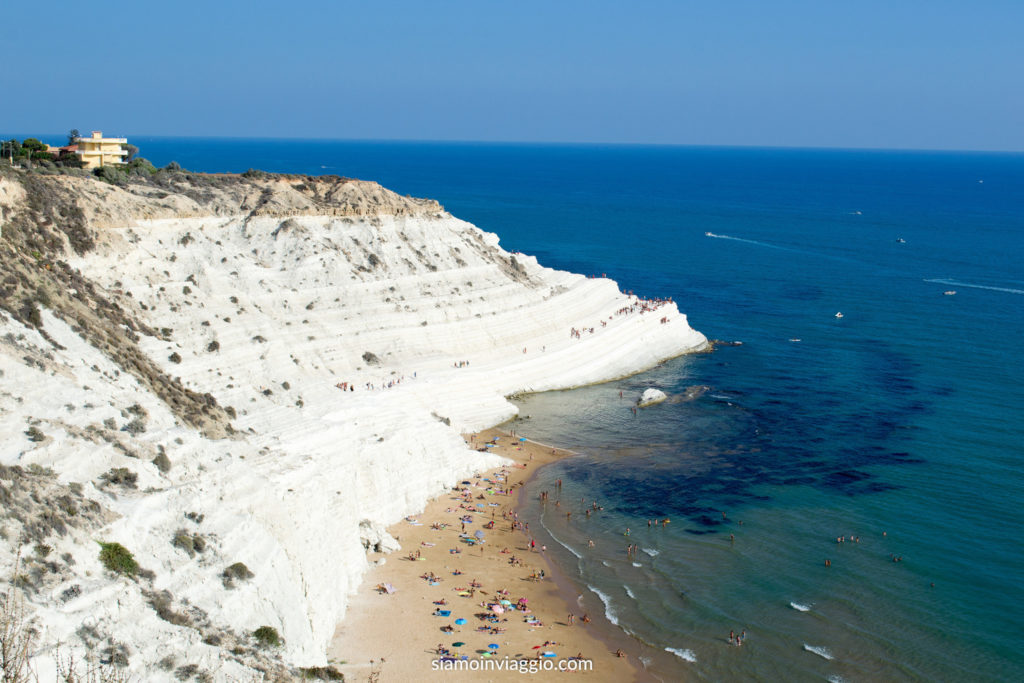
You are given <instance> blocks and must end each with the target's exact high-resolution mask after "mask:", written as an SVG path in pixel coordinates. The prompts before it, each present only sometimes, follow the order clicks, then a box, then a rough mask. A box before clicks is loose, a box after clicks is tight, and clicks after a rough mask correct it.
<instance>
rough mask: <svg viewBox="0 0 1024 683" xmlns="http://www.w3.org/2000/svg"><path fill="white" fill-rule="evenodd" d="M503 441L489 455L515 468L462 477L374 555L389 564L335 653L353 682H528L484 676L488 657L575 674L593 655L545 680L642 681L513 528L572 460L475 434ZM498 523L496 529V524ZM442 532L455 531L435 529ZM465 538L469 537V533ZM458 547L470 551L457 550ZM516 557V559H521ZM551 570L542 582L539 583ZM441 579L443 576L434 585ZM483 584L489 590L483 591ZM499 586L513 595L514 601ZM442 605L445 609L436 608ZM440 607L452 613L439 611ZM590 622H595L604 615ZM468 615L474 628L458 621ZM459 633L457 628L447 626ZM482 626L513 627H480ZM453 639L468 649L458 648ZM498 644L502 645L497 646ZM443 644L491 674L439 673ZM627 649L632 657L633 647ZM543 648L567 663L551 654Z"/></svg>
mask: <svg viewBox="0 0 1024 683" xmlns="http://www.w3.org/2000/svg"><path fill="white" fill-rule="evenodd" d="M495 437H498V439H497V441H496V442H495V447H494V448H492V449H490V450H492V451H494V452H497V453H498V454H500V455H503V456H505V457H507V458H510V459H511V460H514V461H515V464H510V465H509V466H507V467H503V468H500V469H498V470H492V471H487V472H481V473H480V474H481V476H479V477H472V478H469V479H466V480H464V481H469V482H471V483H470V485H469V486H466V485H462V484H460V482H452V486H453V487H454V486H455V485H457V484H458V485H459V488H457V489H455V488H453V490H452V491H450V492H449V493H446V494H444V495H442V496H440V497H438V498H436V499H435V500H432V501H430V502H429V503H428V504H427V507H426V509H425V510H424V511H423V513H422V514H420V515H415V516H413V517H410V518H408V519H407V520H405V521H402V522H400V523H398V524H396V525H394V526H393V527H391V528H390V529H389V530H388V531H389V532H390V533H391V535H392V536H394V537H395V538H396V539H398V541H399V542H400V543H401V546H402V549H401V550H400V551H396V552H394V553H391V554H386V555H381V554H376V553H371V554H370V556H369V557H370V560H371V561H376V560H381V559H384V563H383V564H379V565H377V566H375V567H374V568H373V569H371V570H370V572H369V573H368V574H367V576H366V578H365V580H364V582H363V585H362V587H361V588H360V590H359V592H358V593H357V594H356V595H355V596H353V597H352V599H351V601H350V603H349V609H348V613H347V615H346V617H345V620H344V621H343V622H342V623H341V624H340V625H339V626H338V629H337V631H336V632H335V636H334V640H333V642H332V643H331V646H330V648H329V649H328V657H329V659H330V660H331V661H332V662H344V664H339V665H338V668H339V669H340V670H341V671H342V672H343V673H344V674H345V676H346V678H347V680H367V679H369V678H371V676H373V677H374V679H375V680H378V681H381V682H391V681H394V682H398V681H412V680H437V681H442V680H443V681H471V680H472V681H508V680H521V679H520V677H521V676H522V675H523V674H522V673H520V672H519V670H518V669H516V670H508V669H506V670H496V669H490V670H485V669H483V668H482V666H484V664H483V662H486V661H488V660H490V661H493V662H495V664H493V665H492V666H496V665H497V662H498V660H504V661H507V665H515V666H518V667H523V668H525V667H527V666H535V667H536V666H540V665H541V664H542V663H551V664H550V665H552V666H555V667H557V666H559V663H560V662H561V663H562V664H561V666H563V667H565V666H572V664H573V663H572V662H569V661H568V660H569V658H571V657H575V656H577V655H579V656H581V657H582V658H583V659H585V660H592V661H593V666H592V670H590V671H566V672H564V673H563V672H560V671H557V670H554V671H550V672H546V673H544V674H539V675H541V676H544V680H546V679H547V677H549V676H550V677H562V676H576V677H579V676H585V677H586V678H587V680H593V681H605V680H607V681H630V680H637V679H638V678H639V674H640V672H639V670H638V669H636V668H635V667H634V666H633V665H632V660H631V658H629V657H622V658H620V657H617V656H616V655H615V649H616V648H617V647H619V646H618V645H610V644H609V643H608V642H605V641H603V640H601V639H600V638H599V637H598V635H597V633H596V632H595V631H596V628H595V624H594V622H591V623H589V624H586V623H583V621H582V617H583V614H582V613H581V610H580V609H579V608H578V607H577V606H576V605H575V604H574V603H572V602H570V601H569V600H568V599H567V597H568V596H567V594H566V592H564V591H560V590H559V588H558V586H557V584H556V582H555V581H554V580H553V579H552V576H551V574H552V569H551V567H550V566H549V563H548V562H547V561H546V560H545V558H544V553H543V552H542V551H541V543H540V541H537V547H536V550H535V551H533V552H531V550H530V547H529V543H530V538H531V537H530V535H529V534H528V533H527V532H525V531H524V530H516V531H512V523H513V514H514V513H515V509H516V506H517V502H518V499H519V494H520V492H521V487H522V485H523V484H524V483H525V482H526V481H527V480H528V479H529V478H530V477H531V476H532V475H533V473H534V472H535V471H536V470H537V469H538V468H539V467H541V466H543V465H545V464H547V463H549V462H552V461H554V460H557V459H559V458H561V457H564V456H566V455H569V454H570V453H569V452H567V451H562V450H558V449H552V448H551V447H549V446H543V445H541V444H536V443H533V442H529V441H524V442H520V441H519V440H518V438H512V437H510V436H509V434H508V432H503V431H499V430H497V429H490V430H487V431H485V432H481V433H480V434H476V435H467V436H466V440H467V442H469V443H470V444H471V445H474V446H476V447H484V444H485V443H486V442H488V441H491V440H492V439H494V438H495ZM464 489H469V491H470V494H469V496H466V494H464V493H463V492H462V491H463V490H464ZM488 489H490V490H488ZM463 517H468V518H469V519H472V522H471V523H467V524H465V531H463V524H462V522H461V521H460V520H461V518H463ZM410 519H412V520H415V521H414V522H412V521H409V520H410ZM492 520H493V522H494V524H493V528H487V524H488V523H490V522H491V521H492ZM441 525H446V526H445V527H444V528H435V527H437V526H441ZM477 531H481V532H483V535H484V539H485V542H484V543H483V544H478V543H475V542H473V543H471V542H470V540H471V539H475V535H476V532H477ZM463 533H464V534H465V535H466V536H468V537H469V538H465V537H462V534H463ZM456 549H457V550H459V551H460V552H458V553H455V552H452V550H456ZM417 554H418V556H419V557H416V556H417ZM410 555H412V559H410ZM513 558H515V559H516V560H517V561H518V562H517V563H516V564H512V563H511V560H512V559H513ZM456 571H459V572H461V574H455V572H456ZM541 571H543V572H544V574H545V578H544V579H541V580H535V579H533V578H532V577H533V575H535V574H539V573H540V572H541ZM431 572H432V573H433V574H434V576H435V577H436V579H437V580H436V581H432V580H430V579H429V576H430V573H431ZM423 576H427V577H428V578H422V577H423ZM474 583H476V584H480V585H479V586H478V587H474V586H473V584H474ZM384 584H390V586H391V587H393V588H394V593H391V594H389V593H388V592H387V590H386V588H385V586H384ZM460 589H461V590H460ZM499 591H507V595H506V594H502V593H499ZM520 598H525V599H526V603H525V606H526V608H527V609H528V610H529V612H524V611H523V610H522V609H516V610H510V611H506V612H504V613H502V614H497V615H496V614H494V612H493V611H492V610H491V609H490V607H489V606H490V605H493V604H495V603H497V602H498V601H499V600H502V599H505V600H508V601H509V602H510V603H511V604H512V606H516V605H518V604H519V600H520ZM442 600H443V601H444V603H445V604H436V603H438V602H440V601H442ZM506 609H507V607H506ZM436 610H444V611H449V612H450V614H449V615H448V616H435V614H434V613H435V611H436ZM570 613H572V614H574V615H575V624H574V625H570V624H568V615H569V614H570ZM488 614H490V615H492V616H491V617H490V619H486V618H484V617H485V616H486V615H488ZM590 616H591V618H592V619H594V621H596V620H597V619H598V618H603V617H599V616H598V615H593V614H591V615H590ZM460 618H461V619H465V620H466V623H465V624H463V625H459V624H456V623H455V620H456V619H460ZM528 620H532V621H534V623H528ZM449 626H450V627H451V628H452V629H453V630H452V631H451V632H446V631H442V628H444V627H449ZM482 628H487V629H491V628H496V629H503V630H502V631H498V632H492V631H490V630H479V629H482ZM454 643H464V644H463V645H461V646H458V647H455V646H453V644H454ZM545 643H548V644H547V645H545ZM491 644H494V645H497V646H498V647H497V648H491V647H489V646H490V645H491ZM439 645H440V646H442V647H443V648H446V649H447V650H448V651H449V652H450V654H451V655H452V656H453V657H457V658H461V657H462V656H465V657H467V658H468V660H478V661H480V662H481V668H480V669H478V670H474V671H464V672H457V671H451V670H440V669H438V670H435V669H434V668H432V663H433V662H435V661H437V660H440V659H441V655H439V654H438V646H439ZM622 647H623V650H626V649H627V644H625V643H623V645H622ZM545 652H553V653H555V654H556V655H557V656H556V657H546V658H544V657H541V655H542V654H543V653H545ZM468 660H467V661H468ZM437 666H445V664H443V663H441V664H438V665H437ZM570 680H571V679H570Z"/></svg>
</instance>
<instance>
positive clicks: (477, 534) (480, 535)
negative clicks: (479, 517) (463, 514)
mask: <svg viewBox="0 0 1024 683" xmlns="http://www.w3.org/2000/svg"><path fill="white" fill-rule="evenodd" d="M473 535H474V536H476V537H477V538H483V537H484V532H482V531H480V530H479V529H477V530H476V531H474V532H473Z"/></svg>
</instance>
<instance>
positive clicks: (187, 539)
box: [171, 529, 196, 557]
mask: <svg viewBox="0 0 1024 683" xmlns="http://www.w3.org/2000/svg"><path fill="white" fill-rule="evenodd" d="M171 545H173V546H174V547H175V548H181V549H182V550H184V551H185V552H186V553H188V556H189V557H195V556H196V549H195V542H194V541H193V540H192V536H191V535H190V534H189V533H188V532H186V531H185V530H184V529H179V530H178V531H177V532H176V533H175V534H174V540H172V541H171Z"/></svg>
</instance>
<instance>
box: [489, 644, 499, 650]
mask: <svg viewBox="0 0 1024 683" xmlns="http://www.w3.org/2000/svg"><path fill="white" fill-rule="evenodd" d="M487 647H489V648H491V649H492V650H497V649H498V644H497V643H491V644H490V645H488V646H487Z"/></svg>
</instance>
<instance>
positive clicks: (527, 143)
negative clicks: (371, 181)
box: [0, 132, 1024, 154]
mask: <svg viewBox="0 0 1024 683" xmlns="http://www.w3.org/2000/svg"><path fill="white" fill-rule="evenodd" d="M122 133H123V132H119V133H118V134H117V135H116V136H115V137H127V138H132V137H134V138H136V139H139V138H141V139H159V140H231V141H275V142H364V143H403V144H451V145H496V146H499V145H500V146H524V147H531V146H532V147H540V146H550V147H686V148H703V149H763V150H794V151H798V150H802V151H837V152H842V151H851V152H852V151H857V152H951V153H968V154H971V153H975V154H1024V149H977V148H966V147H965V148H949V147H872V146H863V147H856V146H854V147H849V146H845V147H844V146H832V145H757V144H729V143H687V142H621V141H616V142H611V141H574V140H482V139H481V140H465V139H456V138H331V137H302V136H279V137H270V136H258V135H255V136H248V135H152V134H146V133H131V134H122ZM67 135H68V134H67V133H35V134H20V133H15V134H9V133H0V140H10V139H12V138H14V139H19V140H24V139H26V138H36V139H38V140H40V141H43V138H44V137H58V138H66V137H67Z"/></svg>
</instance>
